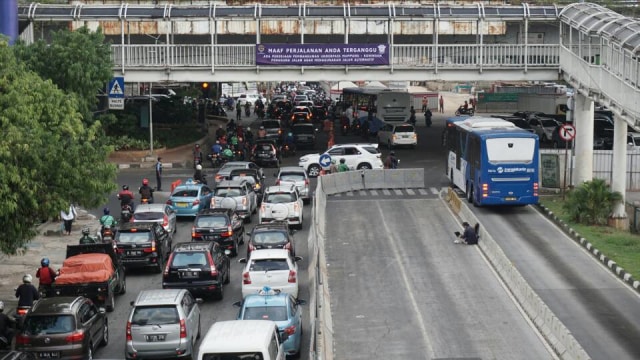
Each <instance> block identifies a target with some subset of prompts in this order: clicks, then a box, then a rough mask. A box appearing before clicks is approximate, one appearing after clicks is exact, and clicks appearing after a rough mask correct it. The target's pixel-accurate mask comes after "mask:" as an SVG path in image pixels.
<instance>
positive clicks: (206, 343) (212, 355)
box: [198, 320, 288, 360]
mask: <svg viewBox="0 0 640 360" xmlns="http://www.w3.org/2000/svg"><path fill="white" fill-rule="evenodd" d="M287 337H288V336H287V335H286V333H283V335H280V332H279V331H278V325H277V324H276V323H275V322H274V321H270V320H231V321H218V322H215V323H214V324H213V325H211V327H210V328H209V331H207V334H206V335H205V336H204V339H203V340H202V342H201V344H200V351H199V352H198V360H221V359H230V358H232V356H233V358H234V359H236V358H237V359H261V360H284V359H285V353H284V346H283V345H282V344H283V343H284V341H286V340H287Z"/></svg>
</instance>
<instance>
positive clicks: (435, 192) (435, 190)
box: [429, 187, 440, 195]
mask: <svg viewBox="0 0 640 360" xmlns="http://www.w3.org/2000/svg"><path fill="white" fill-rule="evenodd" d="M429 190H431V193H432V194H433V195H438V194H440V190H438V189H436V188H434V187H430V188H429Z"/></svg>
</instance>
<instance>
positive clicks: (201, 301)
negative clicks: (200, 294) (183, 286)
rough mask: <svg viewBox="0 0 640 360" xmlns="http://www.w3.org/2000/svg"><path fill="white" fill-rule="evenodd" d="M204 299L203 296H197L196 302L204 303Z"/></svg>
mask: <svg viewBox="0 0 640 360" xmlns="http://www.w3.org/2000/svg"><path fill="white" fill-rule="evenodd" d="M203 302H204V300H203V299H202V298H196V303H198V304H202V303H203Z"/></svg>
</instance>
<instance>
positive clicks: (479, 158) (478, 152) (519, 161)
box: [444, 116, 540, 206]
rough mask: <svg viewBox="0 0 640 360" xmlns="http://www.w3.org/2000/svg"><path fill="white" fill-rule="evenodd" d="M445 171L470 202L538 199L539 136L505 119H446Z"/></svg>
mask: <svg viewBox="0 0 640 360" xmlns="http://www.w3.org/2000/svg"><path fill="white" fill-rule="evenodd" d="M446 125H447V126H446V127H445V136H444V137H445V138H446V140H445V141H444V142H445V147H446V149H447V154H448V159H447V172H446V174H447V177H448V178H449V181H450V182H451V185H452V186H455V187H457V188H459V189H460V190H462V191H463V192H464V193H465V196H466V198H467V200H468V201H469V202H470V203H473V204H474V205H475V206H485V205H528V204H537V203H538V192H539V180H538V179H539V177H538V176H539V175H538V162H539V158H540V142H539V139H538V136H537V135H536V134H534V133H531V132H528V131H526V130H523V129H520V128H518V127H516V126H515V125H514V124H513V123H511V122H508V121H506V120H502V119H498V118H491V117H479V116H473V117H466V118H463V117H455V118H450V119H448V120H447V124H446Z"/></svg>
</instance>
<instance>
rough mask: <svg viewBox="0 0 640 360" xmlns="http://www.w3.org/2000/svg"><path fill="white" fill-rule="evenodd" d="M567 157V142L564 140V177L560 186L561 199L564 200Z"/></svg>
mask: <svg viewBox="0 0 640 360" xmlns="http://www.w3.org/2000/svg"><path fill="white" fill-rule="evenodd" d="M568 158H569V142H568V141H565V142H564V178H563V184H562V185H563V186H562V200H563V201H564V196H565V194H566V193H567V167H568V166H569V163H568Z"/></svg>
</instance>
